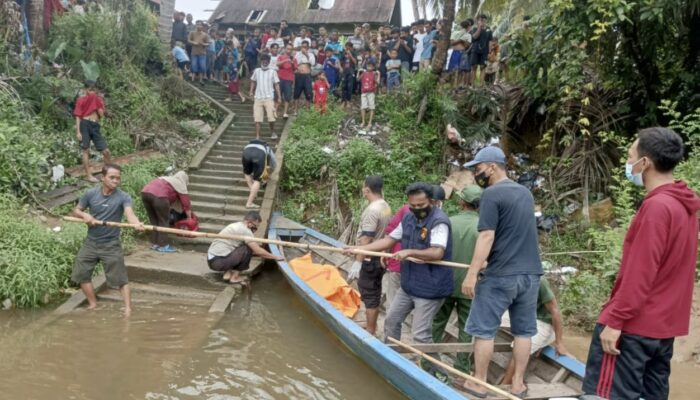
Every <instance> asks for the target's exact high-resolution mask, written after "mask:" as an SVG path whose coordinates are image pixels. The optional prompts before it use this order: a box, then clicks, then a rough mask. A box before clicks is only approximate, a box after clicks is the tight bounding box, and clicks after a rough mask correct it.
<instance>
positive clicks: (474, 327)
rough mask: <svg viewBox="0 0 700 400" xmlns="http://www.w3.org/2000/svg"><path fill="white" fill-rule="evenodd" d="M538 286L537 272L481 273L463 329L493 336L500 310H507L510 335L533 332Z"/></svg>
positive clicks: (533, 334) (481, 335)
mask: <svg viewBox="0 0 700 400" xmlns="http://www.w3.org/2000/svg"><path fill="white" fill-rule="evenodd" d="M539 290H540V276H539V275H509V276H485V275H481V276H480V279H479V281H478V282H477V284H476V295H475V296H474V299H473V300H472V308H471V311H470V312H469V318H468V319H467V326H466V331H467V333H468V334H470V335H472V336H475V337H478V338H481V339H493V338H494V337H496V332H497V331H498V328H499V326H500V325H501V317H502V316H503V313H504V312H505V311H506V310H508V313H509V315H510V324H511V332H512V333H513V336H515V337H528V338H529V337H533V336H535V335H536V334H537V295H538V293H539Z"/></svg>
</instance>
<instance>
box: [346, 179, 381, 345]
mask: <svg viewBox="0 0 700 400" xmlns="http://www.w3.org/2000/svg"><path fill="white" fill-rule="evenodd" d="M383 187H384V181H383V180H382V177H381V176H368V177H367V178H365V184H364V186H363V187H362V195H363V196H364V197H365V199H367V201H368V202H369V205H368V206H367V208H365V210H364V211H363V212H362V216H361V217H360V227H359V229H358V230H357V245H358V246H363V245H366V244H369V243H372V242H373V241H375V240H378V239H381V238H382V237H384V229H386V225H387V223H388V222H389V219H390V218H391V207H389V204H387V202H386V201H384V197H383V195H382V189H383ZM358 275H359V279H358V280H357V287H358V288H359V289H360V296H361V298H362V302H363V303H365V316H366V319H367V326H366V327H365V329H366V330H367V332H369V333H371V334H372V335H374V334H375V332H376V330H377V318H378V317H379V305H380V304H381V302H382V276H383V275H384V267H382V265H381V262H380V259H379V257H366V256H361V255H358V256H356V258H355V262H354V263H353V264H352V267H351V268H350V273H349V274H348V279H349V280H351V279H354V278H357V277H358Z"/></svg>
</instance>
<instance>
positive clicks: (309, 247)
mask: <svg viewBox="0 0 700 400" xmlns="http://www.w3.org/2000/svg"><path fill="white" fill-rule="evenodd" d="M63 220H64V221H67V222H78V223H83V224H84V223H85V221H84V220H82V219H81V218H76V217H63ZM95 225H103V226H112V227H116V228H130V229H136V225H133V224H127V223H124V222H110V221H97V224H95ZM144 228H145V229H146V230H147V231H155V232H162V233H174V234H176V235H181V236H186V237H203V238H213V239H226V240H240V241H242V242H246V243H247V242H256V243H265V244H275V245H278V246H285V247H295V248H298V249H305V250H307V251H310V250H325V251H330V252H334V253H345V254H348V253H350V254H356V255H363V256H370V257H387V258H391V257H393V254H391V253H382V252H378V251H367V250H359V249H349V250H345V249H343V248H340V247H332V246H321V245H317V244H305V243H294V242H285V241H283V240H275V239H263V238H257V237H251V236H239V235H222V234H219V233H207V232H193V231H187V230H184V229H174V228H164V227H161V226H154V225H144ZM407 260H410V261H413V262H416V263H421V264H425V263H426V262H425V261H423V260H419V259H417V258H408V259H407ZM430 264H436V265H442V266H445V267H452V268H465V269H466V268H469V265H467V264H460V263H456V262H452V261H430Z"/></svg>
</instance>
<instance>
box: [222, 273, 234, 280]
mask: <svg viewBox="0 0 700 400" xmlns="http://www.w3.org/2000/svg"><path fill="white" fill-rule="evenodd" d="M231 275H232V273H231V271H226V272H224V276H223V279H224V280H225V281H227V280H229V279H231Z"/></svg>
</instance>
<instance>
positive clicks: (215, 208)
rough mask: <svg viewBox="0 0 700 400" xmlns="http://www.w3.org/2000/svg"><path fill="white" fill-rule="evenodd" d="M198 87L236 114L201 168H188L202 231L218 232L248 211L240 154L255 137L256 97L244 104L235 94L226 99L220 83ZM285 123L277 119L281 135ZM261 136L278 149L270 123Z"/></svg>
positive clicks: (245, 85)
mask: <svg viewBox="0 0 700 400" xmlns="http://www.w3.org/2000/svg"><path fill="white" fill-rule="evenodd" d="M241 86H242V87H241V90H243V87H245V88H246V91H245V92H243V93H247V88H248V84H247V82H245V83H244V84H242V85H241ZM197 88H199V89H201V90H202V91H203V92H205V93H206V94H207V95H209V96H210V97H212V98H213V99H214V100H216V101H218V102H219V103H221V104H222V105H224V106H225V107H227V108H228V109H229V110H231V111H232V112H233V113H235V117H234V119H233V123H232V124H231V125H230V126H229V127H228V128H226V130H225V131H224V133H223V134H222V135H221V137H220V138H219V140H218V141H217V143H216V145H215V146H214V147H213V148H212V150H211V151H210V152H209V154H208V155H207V156H206V158H204V161H203V162H202V164H201V166H200V168H199V169H197V170H190V171H189V176H190V185H189V187H188V189H189V192H190V198H191V200H192V210H193V211H194V212H195V213H196V214H197V216H198V217H199V227H200V231H202V232H211V233H218V232H219V231H220V230H221V229H223V228H224V227H225V226H226V225H228V224H230V223H232V222H238V221H242V220H243V217H244V215H245V214H246V212H247V211H248V210H246V208H245V203H246V199H247V197H248V186H247V185H246V183H245V178H244V176H243V166H242V164H241V156H242V154H243V147H245V145H246V144H248V142H249V141H250V140H252V139H255V123H254V121H253V100H252V99H247V100H246V102H245V103H243V104H241V102H240V99H239V98H238V96H235V97H234V98H233V101H230V102H227V101H225V99H226V98H227V97H228V91H227V89H226V87H224V86H223V85H220V84H213V83H207V84H206V85H205V86H204V87H201V86H199V85H197ZM284 122H285V121H284V120H282V119H278V120H277V124H276V126H275V131H276V133H277V135H278V136H279V135H280V132H281V131H282V128H284ZM261 139H262V140H264V141H266V142H267V143H268V144H269V145H270V146H271V147H272V148H273V149H275V148H276V145H277V140H272V139H271V132H270V129H269V126H268V124H267V122H265V123H263V124H262V131H261ZM263 195H264V189H261V190H260V192H259V193H258V199H257V201H256V204H258V205H260V204H261V202H262V197H263Z"/></svg>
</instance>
